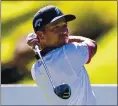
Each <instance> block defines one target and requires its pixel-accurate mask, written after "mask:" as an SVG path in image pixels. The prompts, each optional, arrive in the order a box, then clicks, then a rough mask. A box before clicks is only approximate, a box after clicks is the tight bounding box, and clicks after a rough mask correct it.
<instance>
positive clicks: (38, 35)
mask: <svg viewBox="0 0 118 106" xmlns="http://www.w3.org/2000/svg"><path fill="white" fill-rule="evenodd" d="M36 34H37V37H38V39H40V40H44V34H43V32H42V31H37V32H36Z"/></svg>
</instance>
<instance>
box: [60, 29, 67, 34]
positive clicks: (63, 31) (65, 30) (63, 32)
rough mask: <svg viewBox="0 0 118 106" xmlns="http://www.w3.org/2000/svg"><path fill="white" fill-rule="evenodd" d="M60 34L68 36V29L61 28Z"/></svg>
mask: <svg viewBox="0 0 118 106" xmlns="http://www.w3.org/2000/svg"><path fill="white" fill-rule="evenodd" d="M60 33H61V34H68V28H63V29H61V31H60Z"/></svg>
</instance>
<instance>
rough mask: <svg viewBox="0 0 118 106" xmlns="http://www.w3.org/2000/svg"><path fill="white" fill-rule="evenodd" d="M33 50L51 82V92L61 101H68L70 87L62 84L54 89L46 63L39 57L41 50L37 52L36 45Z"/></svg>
mask: <svg viewBox="0 0 118 106" xmlns="http://www.w3.org/2000/svg"><path fill="white" fill-rule="evenodd" d="M34 49H35V52H36V53H37V54H38V55H39V57H40V59H41V62H42V64H43V66H44V68H45V71H46V73H47V75H48V78H49V80H50V82H51V85H52V87H53V90H54V92H55V94H56V95H57V96H58V97H60V98H62V99H68V98H69V97H70V96H71V88H70V86H69V85H68V84H64V83H62V84H61V85H59V86H56V87H55V85H54V82H53V80H52V78H51V75H50V73H49V70H48V68H47V66H46V63H45V62H44V60H43V58H42V56H41V53H40V51H41V50H39V47H38V45H37V44H36V45H35V46H34Z"/></svg>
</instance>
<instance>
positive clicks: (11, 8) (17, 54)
mask: <svg viewBox="0 0 118 106" xmlns="http://www.w3.org/2000/svg"><path fill="white" fill-rule="evenodd" d="M46 5H55V6H57V7H59V8H60V9H61V10H62V11H63V13H65V14H69V13H70V14H71V13H72V14H74V15H76V17H77V19H76V20H74V21H72V22H70V23H69V24H68V26H69V29H70V33H71V34H73V35H79V36H85V37H88V38H91V39H94V40H96V41H97V43H98V51H97V53H96V55H95V56H94V57H93V59H92V61H91V62H90V64H88V65H85V67H86V68H87V71H88V74H89V77H90V81H91V83H92V84H116V83H117V2H116V1H94V2H93V1H58V2H57V1H2V2H1V20H2V21H1V29H2V33H1V36H2V40H1V83H2V84H14V83H15V84H19V83H20V84H34V83H35V82H34V81H33V80H32V78H31V74H30V70H31V67H32V64H33V63H34V62H35V61H36V59H35V58H34V53H33V51H32V50H31V49H30V48H29V47H28V46H27V45H26V43H25V37H26V36H27V34H28V33H30V32H33V27H32V19H33V16H34V14H35V13H36V12H37V11H38V10H39V9H40V8H41V7H43V6H46Z"/></svg>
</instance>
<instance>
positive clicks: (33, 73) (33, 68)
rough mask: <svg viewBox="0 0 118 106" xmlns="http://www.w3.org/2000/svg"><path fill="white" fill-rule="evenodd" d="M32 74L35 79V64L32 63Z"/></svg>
mask: <svg viewBox="0 0 118 106" xmlns="http://www.w3.org/2000/svg"><path fill="white" fill-rule="evenodd" d="M31 75H32V78H33V80H35V64H33V65H32V68H31Z"/></svg>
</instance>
